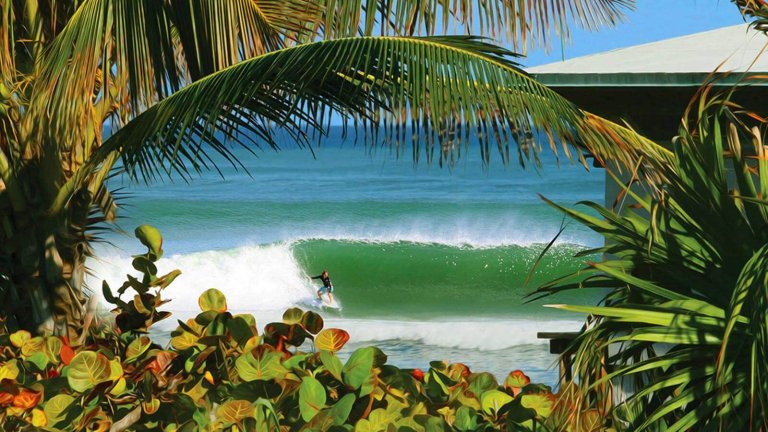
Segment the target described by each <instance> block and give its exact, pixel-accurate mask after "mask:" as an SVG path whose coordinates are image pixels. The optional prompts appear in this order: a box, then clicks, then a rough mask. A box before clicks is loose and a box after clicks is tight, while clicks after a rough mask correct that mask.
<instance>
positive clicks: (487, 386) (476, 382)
mask: <svg viewBox="0 0 768 432" xmlns="http://www.w3.org/2000/svg"><path fill="white" fill-rule="evenodd" d="M467 381H468V382H469V391H471V392H472V393H474V394H475V396H476V397H477V398H478V399H480V396H481V395H482V394H483V393H485V392H487V391H488V390H493V389H495V388H497V387H498V386H499V383H498V382H496V377H494V376H493V375H491V374H490V373H488V372H481V373H474V374H472V375H470V376H469V378H468V379H467Z"/></svg>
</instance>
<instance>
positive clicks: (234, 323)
mask: <svg viewBox="0 0 768 432" xmlns="http://www.w3.org/2000/svg"><path fill="white" fill-rule="evenodd" d="M227 330H229V334H231V335H232V338H233V339H235V342H237V344H238V345H239V346H240V347H241V348H242V347H244V346H245V344H246V343H247V342H248V339H250V338H252V337H253V330H251V326H250V325H249V324H248V322H247V321H246V320H245V319H243V318H241V317H239V316H236V317H233V318H232V319H231V320H229V321H227Z"/></svg>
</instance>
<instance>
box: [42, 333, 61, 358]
mask: <svg viewBox="0 0 768 432" xmlns="http://www.w3.org/2000/svg"><path fill="white" fill-rule="evenodd" d="M63 346H64V342H63V341H62V340H61V338H59V337H57V336H49V337H47V338H45V352H46V354H47V355H48V358H49V359H50V360H51V361H53V362H56V363H58V361H59V360H58V359H60V358H61V348H62V347H63Z"/></svg>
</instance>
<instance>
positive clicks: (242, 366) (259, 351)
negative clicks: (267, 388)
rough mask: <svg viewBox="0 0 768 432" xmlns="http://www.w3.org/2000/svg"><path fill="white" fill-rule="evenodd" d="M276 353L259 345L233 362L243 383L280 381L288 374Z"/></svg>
mask: <svg viewBox="0 0 768 432" xmlns="http://www.w3.org/2000/svg"><path fill="white" fill-rule="evenodd" d="M280 360H281V357H280V355H279V354H278V353H276V352H274V351H270V350H268V349H267V348H265V347H264V345H259V346H258V347H256V348H254V349H253V350H251V351H249V352H247V353H245V354H243V355H241V356H240V357H238V358H237V360H235V368H236V369H237V373H238V375H240V378H242V379H243V381H246V382H247V381H256V380H271V379H282V378H284V377H285V375H286V374H287V373H288V369H286V368H285V367H284V366H283V365H282V363H281V362H280Z"/></svg>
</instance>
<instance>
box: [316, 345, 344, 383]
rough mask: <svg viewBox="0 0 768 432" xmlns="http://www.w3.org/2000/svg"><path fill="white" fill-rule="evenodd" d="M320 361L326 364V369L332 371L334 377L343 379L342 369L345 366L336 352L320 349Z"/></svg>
mask: <svg viewBox="0 0 768 432" xmlns="http://www.w3.org/2000/svg"><path fill="white" fill-rule="evenodd" d="M320 361H321V362H322V363H323V366H325V369H326V370H327V371H328V372H330V374H331V375H332V376H333V377H334V378H336V379H337V380H339V381H341V380H342V378H341V370H342V368H343V367H344V366H343V365H342V364H341V360H339V358H338V357H336V354H334V353H332V352H330V351H320Z"/></svg>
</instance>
